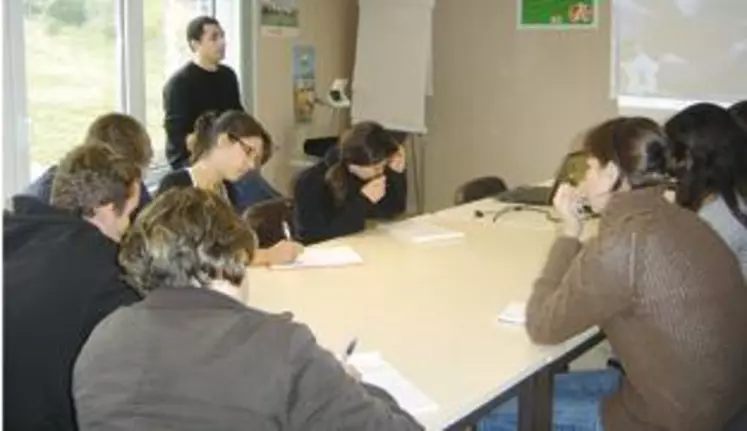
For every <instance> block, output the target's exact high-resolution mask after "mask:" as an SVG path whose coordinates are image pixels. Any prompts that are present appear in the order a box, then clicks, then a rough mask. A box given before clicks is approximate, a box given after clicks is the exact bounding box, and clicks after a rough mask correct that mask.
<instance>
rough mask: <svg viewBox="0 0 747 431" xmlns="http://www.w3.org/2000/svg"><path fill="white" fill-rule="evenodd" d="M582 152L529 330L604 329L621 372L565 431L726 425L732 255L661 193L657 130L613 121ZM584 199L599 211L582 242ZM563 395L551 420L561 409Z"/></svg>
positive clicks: (734, 338)
mask: <svg viewBox="0 0 747 431" xmlns="http://www.w3.org/2000/svg"><path fill="white" fill-rule="evenodd" d="M584 146H585V149H586V151H588V153H589V157H588V169H587V172H586V177H585V180H584V181H583V183H582V184H581V185H580V187H579V188H578V189H574V188H571V187H570V186H563V187H562V188H561V189H560V191H559V193H558V194H557V197H556V199H555V206H556V209H557V211H558V212H559V213H560V215H561V216H562V219H563V222H562V228H561V232H560V236H559V237H558V239H557V240H556V242H555V244H554V245H553V247H552V249H551V251H550V255H549V257H548V261H547V264H546V265H545V268H544V270H543V271H542V274H541V276H540V277H539V279H538V280H537V281H536V282H535V286H534V292H533V294H532V297H531V298H530V300H529V303H528V305H527V331H528V333H529V335H530V337H531V338H532V339H533V340H534V341H535V342H537V343H541V344H554V343H559V342H562V341H564V340H567V339H569V338H570V337H572V336H574V335H576V334H579V333H581V332H582V331H585V330H587V329H589V328H591V327H593V326H599V327H600V328H601V329H602V330H603V331H604V333H605V334H606V335H607V338H608V339H609V342H610V344H611V345H612V347H613V349H614V350H615V352H616V353H617V354H618V355H619V358H620V360H621V362H622V365H623V366H624V368H625V371H626V375H625V376H624V377H622V381H621V382H620V385H619V386H620V388H619V390H615V391H612V394H611V395H610V396H609V397H608V398H607V399H605V400H604V401H603V402H602V403H601V407H600V408H599V409H597V410H598V411H596V412H594V416H596V417H595V418H589V417H579V415H576V419H577V420H578V424H579V425H582V424H586V426H587V427H589V426H590V428H583V425H582V427H579V428H564V429H577V430H580V429H592V430H593V429H604V430H606V431H638V430H642V431H649V430H650V431H664V430H666V431H690V430H691V431H718V430H721V429H722V427H723V425H724V424H725V423H726V422H727V420H728V419H729V418H730V417H731V416H733V415H734V414H735V413H736V412H737V411H738V410H739V408H740V407H742V406H743V405H745V404H746V403H747V289H746V288H745V286H744V283H745V282H744V279H743V277H742V275H741V272H740V270H739V265H738V263H737V261H736V258H735V257H734V255H733V253H731V251H730V250H729V249H728V247H727V246H726V244H724V242H723V241H721V239H720V238H719V237H718V236H717V235H716V233H714V232H713V231H712V230H711V229H710V228H709V227H708V225H706V224H705V223H704V222H703V221H701V220H700V219H699V218H698V216H697V215H696V214H694V213H692V212H690V211H687V210H685V209H682V208H679V207H678V206H676V205H674V204H671V203H669V202H667V201H666V200H665V199H664V198H663V188H662V186H661V184H662V183H663V182H665V181H666V177H667V176H666V173H667V172H668V166H669V165H670V161H669V160H670V157H669V155H668V151H667V144H666V140H665V138H664V135H663V133H662V131H661V129H660V127H659V126H658V125H657V124H656V123H654V122H653V121H651V120H648V119H645V118H617V119H613V120H609V121H607V122H605V123H602V124H601V125H599V126H597V127H595V128H594V129H592V130H591V131H590V132H589V133H588V134H587V136H586V138H585V142H584ZM582 202H585V203H587V204H589V205H590V206H591V207H592V209H593V210H594V211H595V212H597V213H599V214H601V222H600V226H599V234H598V235H597V237H595V238H593V239H592V240H590V241H589V242H588V243H586V244H582V243H581V242H580V240H579V238H580V235H581V232H582V228H583V226H582V219H581V217H580V216H579V214H580V212H579V211H578V209H579V208H580V207H581V203H582ZM561 378H562V379H566V383H567V381H568V380H570V381H572V380H573V379H574V374H573V373H571V374H568V375H565V376H562V377H559V379H561ZM559 379H558V380H559ZM556 386H560V385H556ZM558 389H559V388H558V387H556V400H555V401H556V402H555V409H556V410H555V413H556V418H557V417H559V416H562V414H561V415H558V409H563V408H565V409H566V410H567V409H568V403H565V405H564V402H565V401H567V400H564V399H563V394H562V391H558ZM587 401H588V400H587ZM587 411H588V409H587ZM562 413H565V414H566V417H568V416H572V415H568V414H567V413H568V412H567V411H563V412H562ZM507 415H508V414H505V415H503V417H507ZM587 416H589V415H588V414H587ZM495 417H497V419H498V420H497V421H496V422H501V419H502V416H501V413H500V409H499V411H498V412H497V413H496V414H495ZM504 421H506V420H505V419H504ZM588 424H592V425H588ZM561 425H566V426H567V425H570V426H571V427H573V426H574V425H573V424H567V423H566V424H561ZM555 426H556V429H558V426H559V424H558V423H556V425H555ZM499 427H500V425H498V426H496V427H494V428H492V429H500V428H499ZM486 428H491V427H486Z"/></svg>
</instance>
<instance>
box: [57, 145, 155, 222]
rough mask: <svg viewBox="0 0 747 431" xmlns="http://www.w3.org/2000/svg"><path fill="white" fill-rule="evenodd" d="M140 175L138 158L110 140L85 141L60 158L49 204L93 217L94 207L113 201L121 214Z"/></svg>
mask: <svg viewBox="0 0 747 431" xmlns="http://www.w3.org/2000/svg"><path fill="white" fill-rule="evenodd" d="M141 176H142V171H141V167H140V166H139V165H138V163H137V161H134V160H131V159H129V158H128V157H126V156H124V155H122V154H119V153H117V152H115V151H114V150H113V149H112V148H111V146H110V145H109V144H106V143H103V142H90V143H86V144H84V145H80V146H78V147H76V148H74V149H73V150H71V151H70V152H69V153H68V154H67V155H66V156H65V158H64V159H62V162H60V165H59V167H58V168H57V172H56V174H55V178H54V182H53V183H52V198H51V201H52V205H54V206H55V207H57V208H62V209H65V210H68V211H71V212H73V213H75V214H78V215H80V216H81V217H92V216H93V215H94V213H95V211H96V209H97V208H100V207H102V206H105V205H108V204H114V209H115V210H116V211H117V213H118V214H121V213H122V211H124V208H125V203H126V202H127V200H128V199H129V198H130V197H131V196H132V193H133V190H134V189H135V187H134V185H136V184H139V182H140V179H141Z"/></svg>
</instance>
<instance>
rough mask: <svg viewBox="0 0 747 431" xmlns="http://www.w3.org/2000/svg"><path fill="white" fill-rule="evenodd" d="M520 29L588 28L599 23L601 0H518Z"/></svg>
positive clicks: (594, 26)
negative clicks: (598, 6)
mask: <svg viewBox="0 0 747 431" xmlns="http://www.w3.org/2000/svg"><path fill="white" fill-rule="evenodd" d="M517 1H518V2H519V4H518V5H517V20H518V26H519V28H520V29H588V28H596V27H597V25H598V24H599V17H598V8H597V5H598V1H599V0H517Z"/></svg>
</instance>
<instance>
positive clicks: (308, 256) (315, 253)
mask: <svg viewBox="0 0 747 431" xmlns="http://www.w3.org/2000/svg"><path fill="white" fill-rule="evenodd" d="M361 263H363V258H362V257H361V256H360V255H359V254H358V253H356V252H355V250H353V249H352V248H350V247H347V246H338V247H311V248H307V249H306V250H304V252H303V253H301V255H300V256H298V258H297V259H296V261H295V262H293V263H289V264H284V265H273V266H272V268H273V269H298V268H328V267H338V266H348V265H358V264H361Z"/></svg>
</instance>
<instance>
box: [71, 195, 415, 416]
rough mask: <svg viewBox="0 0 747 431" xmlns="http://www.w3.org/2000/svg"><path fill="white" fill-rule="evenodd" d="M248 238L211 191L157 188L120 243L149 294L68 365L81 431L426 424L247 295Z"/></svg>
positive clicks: (132, 275)
mask: <svg viewBox="0 0 747 431" xmlns="http://www.w3.org/2000/svg"><path fill="white" fill-rule="evenodd" d="M255 241H256V239H255V236H254V232H253V231H252V230H251V228H249V225H248V224H247V223H246V222H245V221H243V220H242V219H241V218H240V217H239V216H238V215H237V214H236V213H235V212H234V211H233V210H232V209H231V207H230V206H229V204H228V203H227V202H226V201H225V200H223V199H221V198H220V197H218V196H217V195H216V194H214V193H210V192H207V191H205V190H200V189H196V188H183V189H172V190H169V191H168V192H166V193H164V194H162V195H159V196H158V197H156V199H155V200H154V201H153V203H152V204H151V205H150V206H149V207H148V208H147V209H146V210H145V211H144V212H143V214H142V215H141V216H140V217H139V218H138V220H137V221H136V222H135V225H134V227H133V229H132V230H131V231H130V232H129V233H128V234H127V235H126V236H125V238H124V240H123V241H122V245H121V248H120V253H119V261H120V264H121V265H122V267H123V269H124V271H125V273H126V276H127V279H128V280H129V281H130V282H131V283H132V284H133V285H135V286H137V287H139V288H140V289H141V290H142V291H144V292H146V296H145V299H144V300H143V301H142V302H140V303H137V304H134V305H131V306H127V307H122V308H120V309H119V310H117V311H115V312H114V313H112V314H111V315H110V316H109V317H108V318H106V319H105V320H104V321H102V322H101V323H100V324H99V325H98V326H97V327H96V329H95V330H94V331H93V333H92V334H91V337H90V338H89V339H88V341H87V342H86V344H85V346H84V347H83V350H82V352H81V354H80V356H79V358H78V361H77V363H76V364H75V371H74V379H73V380H74V382H73V394H74V397H75V402H76V405H77V409H78V410H77V412H78V423H79V425H80V429H81V430H82V431H104V430H157V429H178V430H182V431H191V430H195V431H196V430H207V429H216V430H229V429H230V430H239V429H246V430H257V431H270V430H273V431H274V430H277V431H280V430H285V431H293V430H299V431H300V430H304V431H314V430H320V431H322V430H325V431H326V430H362V431H366V430H368V431H374V430H381V431H385V430H386V431H405V430H420V429H422V427H421V426H420V425H419V424H418V423H417V422H416V421H415V420H414V419H413V418H412V417H410V415H408V414H407V413H406V412H404V411H403V410H402V409H400V408H399V406H398V405H397V404H396V402H395V401H394V400H393V399H392V398H391V397H390V396H389V395H387V394H386V393H385V392H384V391H383V390H381V389H378V388H374V387H371V386H366V385H363V384H361V383H360V382H359V381H358V380H357V378H356V377H354V375H355V374H356V373H355V372H354V371H353V370H349V372H346V369H345V367H343V365H342V364H341V363H340V362H339V361H338V360H337V359H336V358H335V357H334V356H333V355H332V354H331V353H330V352H328V351H326V350H324V349H322V348H321V347H320V346H319V345H318V344H317V343H316V341H315V339H314V336H313V335H312V333H311V331H310V330H309V328H308V327H306V326H305V325H302V324H299V323H295V322H293V321H292V317H290V316H289V315H287V314H282V315H274V314H270V313H267V312H264V311H262V310H258V309H254V308H251V307H247V306H246V305H244V303H243V302H244V301H245V300H246V292H242V290H243V289H246V287H247V283H246V280H245V278H246V276H247V275H246V274H247V272H246V266H247V264H248V263H249V262H250V261H251V260H252V254H253V253H254V250H255Z"/></svg>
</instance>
